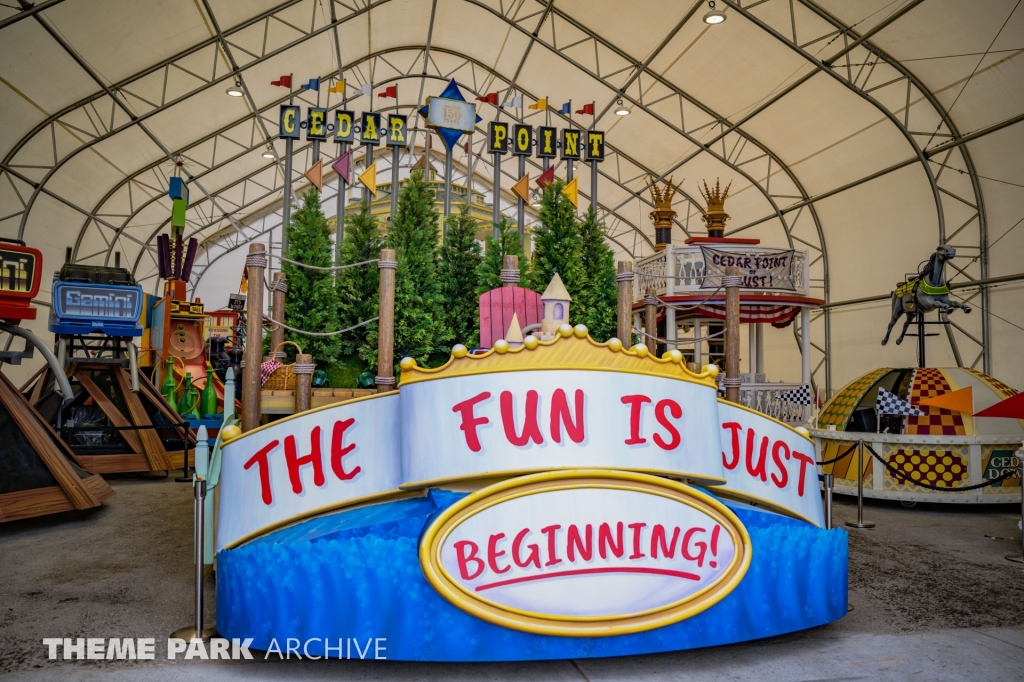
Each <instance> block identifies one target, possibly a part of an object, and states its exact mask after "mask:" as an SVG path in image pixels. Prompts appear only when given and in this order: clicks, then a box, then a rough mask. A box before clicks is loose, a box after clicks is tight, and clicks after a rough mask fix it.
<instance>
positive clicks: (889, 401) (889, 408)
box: [875, 386, 925, 417]
mask: <svg viewBox="0 0 1024 682" xmlns="http://www.w3.org/2000/svg"><path fill="white" fill-rule="evenodd" d="M875 412H876V413H877V414H889V415H898V416H910V417H924V416H925V413H924V412H922V411H921V410H919V409H917V408H916V407H914V406H913V405H911V404H910V403H908V402H907V401H906V400H902V399H901V398H899V397H898V396H896V395H894V394H892V393H890V392H889V391H887V390H885V389H884V388H882V387H881V386H879V387H878V398H876V399H875Z"/></svg>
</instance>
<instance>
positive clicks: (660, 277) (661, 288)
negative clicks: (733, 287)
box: [634, 244, 810, 301]
mask: <svg viewBox="0 0 1024 682" xmlns="http://www.w3.org/2000/svg"><path fill="white" fill-rule="evenodd" d="M714 248H715V249H716V250H719V251H727V252H729V253H734V254H737V255H746V256H751V257H757V256H770V255H773V254H776V253H778V252H779V249H771V248H767V247H759V246H755V245H752V244H715V246H714ZM705 271H706V268H705V264H704V252H703V251H701V248H700V246H697V245H693V246H672V247H668V248H666V249H664V250H663V251H659V252H658V253H656V254H654V255H653V256H650V257H648V258H644V259H642V260H640V261H637V264H636V272H637V277H636V279H635V280H634V299H635V300H637V301H639V300H641V299H643V297H644V294H645V293H646V292H647V289H648V288H652V289H654V291H655V293H656V294H657V295H659V296H666V295H673V294H687V293H700V292H702V291H703V292H706V293H710V290H709V289H706V288H705V289H702V288H701V284H702V283H703V281H704V274H705ZM807 271H808V268H807V252H806V251H795V252H794V253H793V260H792V263H791V265H790V272H789V278H790V281H792V282H793V289H787V288H780V287H776V288H760V287H758V288H748V287H744V288H743V289H742V291H744V292H763V293H778V294H796V295H798V296H808V295H809V293H810V286H809V280H808V272H807ZM713 289H714V287H712V288H711V290H713Z"/></svg>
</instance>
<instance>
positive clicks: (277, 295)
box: [270, 272, 288, 359]
mask: <svg viewBox="0 0 1024 682" xmlns="http://www.w3.org/2000/svg"><path fill="white" fill-rule="evenodd" d="M270 289H271V291H272V292H273V294H272V300H271V305H272V306H273V307H274V310H273V312H272V316H273V318H274V321H275V322H284V295H285V294H286V293H287V292H288V278H287V277H285V274H284V273H283V272H275V273H274V283H273V284H272V285H271V287H270ZM283 341H284V327H281V326H279V325H276V324H275V325H274V326H273V327H272V328H271V330H270V348H271V349H274V348H277V347H278V346H279V345H281V343H282V342H283ZM284 356H285V352H284V351H283V350H280V351H278V352H277V355H276V356H275V357H276V358H278V359H280V358H283V357H284Z"/></svg>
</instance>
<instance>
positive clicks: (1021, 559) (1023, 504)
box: [1006, 458, 1024, 564]
mask: <svg viewBox="0 0 1024 682" xmlns="http://www.w3.org/2000/svg"><path fill="white" fill-rule="evenodd" d="M1020 466H1021V471H1020V519H1021V529H1020V549H1021V553H1020V554H1007V555H1006V558H1007V560H1009V561H1013V562H1014V563H1018V564H1024V458H1022V459H1021V460H1020Z"/></svg>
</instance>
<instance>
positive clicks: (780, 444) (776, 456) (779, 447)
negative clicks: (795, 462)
mask: <svg viewBox="0 0 1024 682" xmlns="http://www.w3.org/2000/svg"><path fill="white" fill-rule="evenodd" d="M783 454H784V455H785V457H786V459H789V446H788V445H786V443H785V442H784V441H781V440H777V441H775V445H773V446H772V461H773V462H775V466H777V467H778V468H779V473H780V474H782V477H781V478H776V477H775V474H772V483H774V484H775V486H776V487H777V488H785V487H786V484H787V483H789V473H787V472H786V465H785V464H783V463H782V457H781V456H780V455H783Z"/></svg>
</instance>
